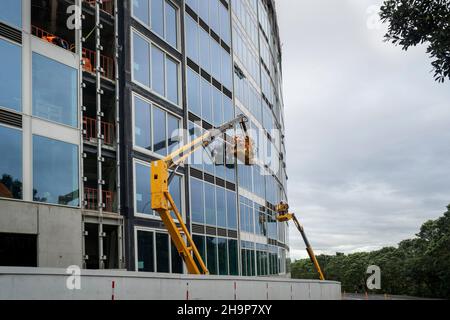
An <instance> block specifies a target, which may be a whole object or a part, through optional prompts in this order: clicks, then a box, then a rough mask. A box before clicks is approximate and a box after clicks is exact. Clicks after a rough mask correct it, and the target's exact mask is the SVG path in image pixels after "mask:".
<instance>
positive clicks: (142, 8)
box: [133, 0, 150, 26]
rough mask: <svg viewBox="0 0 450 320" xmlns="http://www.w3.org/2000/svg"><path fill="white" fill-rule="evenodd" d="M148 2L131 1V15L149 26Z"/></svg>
mask: <svg viewBox="0 0 450 320" xmlns="http://www.w3.org/2000/svg"><path fill="white" fill-rule="evenodd" d="M149 1H150V0H133V15H134V16H135V17H136V18H138V19H139V20H141V21H142V22H143V23H144V24H145V25H147V26H150V3H149Z"/></svg>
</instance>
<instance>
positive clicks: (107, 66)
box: [31, 26, 115, 81]
mask: <svg viewBox="0 0 450 320" xmlns="http://www.w3.org/2000/svg"><path fill="white" fill-rule="evenodd" d="M31 33H32V34H33V35H34V36H36V37H38V38H40V39H42V40H45V41H47V42H49V43H52V44H54V45H57V46H58V47H61V48H63V49H66V50H69V51H72V52H74V51H75V44H71V45H69V42H68V41H67V40H64V39H63V38H61V37H58V36H56V35H54V34H52V33H50V32H47V31H45V30H44V29H42V28H39V27H36V26H31ZM82 58H83V70H84V71H87V72H90V73H94V72H95V66H96V65H97V54H96V52H95V51H93V50H90V49H87V48H83V50H82ZM100 67H101V68H102V72H101V75H102V76H103V77H105V78H107V79H110V80H113V81H114V79H115V74H114V71H115V63H114V59H113V58H111V57H107V56H105V55H100Z"/></svg>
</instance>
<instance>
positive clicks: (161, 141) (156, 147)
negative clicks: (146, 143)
mask: <svg viewBox="0 0 450 320" xmlns="http://www.w3.org/2000/svg"><path fill="white" fill-rule="evenodd" d="M166 143H167V124H166V113H165V112H164V111H162V110H161V109H159V108H153V151H154V152H156V153H158V154H160V155H163V156H165V155H167V145H166Z"/></svg>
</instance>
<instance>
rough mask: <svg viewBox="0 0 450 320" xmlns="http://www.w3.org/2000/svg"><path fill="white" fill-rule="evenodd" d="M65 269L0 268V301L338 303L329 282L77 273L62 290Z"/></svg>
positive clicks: (338, 288)
mask: <svg viewBox="0 0 450 320" xmlns="http://www.w3.org/2000/svg"><path fill="white" fill-rule="evenodd" d="M67 280H70V279H69V275H68V274H66V270H64V269H40V268H0V300H4V299H6V300H9V299H44V300H47V299H57V300H70V299H83V300H94V299H99V300H110V299H111V297H112V294H113V289H112V283H113V281H114V282H115V289H114V295H115V299H117V300H130V299H131V300H162V299H166V300H186V299H189V300H234V299H237V300H340V299H341V285H340V283H338V282H332V281H323V282H320V281H309V280H291V279H277V278H231V277H213V276H209V277H204V276H201V277H200V276H188V275H159V274H146V273H135V272H121V271H118V272H115V271H114V272H113V271H87V270H82V271H81V277H80V285H81V289H80V290H69V289H67V287H66V283H67Z"/></svg>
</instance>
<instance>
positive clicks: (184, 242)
mask: <svg viewBox="0 0 450 320" xmlns="http://www.w3.org/2000/svg"><path fill="white" fill-rule="evenodd" d="M247 121H248V119H247V118H246V117H245V116H244V115H240V116H238V117H237V118H236V119H234V120H232V121H230V122H228V123H226V124H224V125H222V126H220V127H219V128H214V129H212V130H209V131H208V132H206V133H205V134H204V135H203V136H201V137H199V138H197V139H195V140H193V141H192V142H190V143H188V144H186V145H185V146H183V147H181V148H179V149H178V150H176V151H174V152H172V154H170V155H169V156H168V157H166V158H165V159H162V160H159V161H154V162H153V163H152V168H151V193H152V198H151V201H152V209H153V210H155V211H156V212H158V213H159V216H160V217H161V219H162V221H163V222H164V224H165V226H166V228H167V231H168V232H169V234H170V237H171V239H172V242H173V244H174V245H175V247H176V248H177V250H178V252H179V254H180V256H181V257H182V259H183V260H184V262H185V264H186V267H187V270H188V272H189V274H197V275H200V274H205V275H206V274H209V272H208V269H207V267H206V265H205V263H204V262H203V259H202V257H201V255H200V253H199V251H198V249H197V247H196V245H195V243H194V241H193V240H192V237H191V235H190V234H189V231H188V229H187V227H186V225H185V224H184V222H183V217H182V214H181V213H180V212H179V210H178V208H177V207H176V205H175V201H174V200H173V198H172V196H171V195H170V192H169V184H170V181H171V180H172V177H173V175H174V174H175V173H176V170H177V168H178V167H179V166H180V165H182V164H183V163H184V162H185V161H186V159H188V158H189V156H190V155H191V154H193V153H194V152H195V151H197V150H198V149H199V148H206V147H207V146H209V145H210V144H211V143H212V142H213V141H214V140H215V139H217V138H219V137H220V136H222V135H223V134H224V133H225V132H227V131H228V130H230V129H233V128H235V127H236V126H237V125H239V124H240V125H241V127H242V129H243V131H244V132H245V134H246V135H247V126H246V123H247ZM247 139H249V137H248V136H246V140H247ZM248 141H250V140H248ZM248 145H249V147H250V145H251V144H250V143H249V144H248ZM247 151H248V150H245V151H244V152H247ZM248 153H250V152H248ZM169 170H173V171H172V174H171V175H170V176H169ZM171 212H173V213H174V215H175V219H176V220H177V221H175V220H174V218H173V217H172V215H171ZM183 236H184V238H183Z"/></svg>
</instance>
